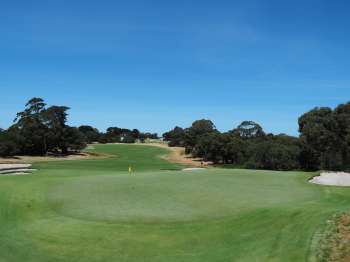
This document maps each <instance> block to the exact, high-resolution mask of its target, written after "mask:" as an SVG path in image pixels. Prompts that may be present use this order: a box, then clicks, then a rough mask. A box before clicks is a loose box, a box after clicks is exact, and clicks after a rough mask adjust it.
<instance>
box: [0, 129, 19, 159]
mask: <svg viewBox="0 0 350 262" xmlns="http://www.w3.org/2000/svg"><path fill="white" fill-rule="evenodd" d="M18 152H19V149H18V147H17V144H16V142H15V141H14V139H13V137H12V136H11V134H10V133H9V132H8V131H4V130H3V129H1V132H0V157H9V156H14V155H16V154H17V153H18Z"/></svg>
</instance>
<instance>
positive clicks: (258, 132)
mask: <svg viewBox="0 0 350 262" xmlns="http://www.w3.org/2000/svg"><path fill="white" fill-rule="evenodd" d="M231 132H232V133H234V134H235V133H237V134H238V135H239V136H240V137H241V138H243V139H251V138H257V137H263V136H265V133H264V131H263V129H262V127H261V126H260V125H259V124H258V123H255V122H254V121H243V122H242V123H241V124H240V125H239V126H238V127H237V128H236V129H234V130H232V131H231Z"/></svg>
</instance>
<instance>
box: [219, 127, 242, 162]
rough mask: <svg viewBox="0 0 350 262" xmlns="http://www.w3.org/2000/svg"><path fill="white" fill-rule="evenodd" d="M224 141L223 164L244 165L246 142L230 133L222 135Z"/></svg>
mask: <svg viewBox="0 0 350 262" xmlns="http://www.w3.org/2000/svg"><path fill="white" fill-rule="evenodd" d="M223 136H224V137H223V140H224V141H225V143H224V147H223V159H224V162H225V163H230V164H236V165H241V164H244V163H245V160H246V154H247V150H246V149H247V147H248V142H247V141H245V140H243V139H242V138H241V137H239V136H235V135H232V134H230V133H225V134H223Z"/></svg>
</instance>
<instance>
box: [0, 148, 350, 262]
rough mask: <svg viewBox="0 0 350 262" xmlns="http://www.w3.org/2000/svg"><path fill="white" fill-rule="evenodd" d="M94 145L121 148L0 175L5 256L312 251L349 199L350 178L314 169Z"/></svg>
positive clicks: (302, 256) (293, 255) (223, 257)
mask: <svg viewBox="0 0 350 262" xmlns="http://www.w3.org/2000/svg"><path fill="white" fill-rule="evenodd" d="M93 151H95V152H101V153H107V154H110V155H113V157H110V158H106V159H98V160H84V161H62V162H50V163H40V164H37V165H36V167H37V168H39V169H40V171H38V173H37V174H36V175H32V176H21V177H0V261H1V262H2V261H16V262H17V261H26V262H27V261H28V262H41V261H45V262H47V261H64V262H67V261H68V262H69V261H72V262H73V261H74V262H76V261H108V262H109V261H118V262H119V261H150V262H157V261H166V262H168V261H169V262H172V261H179V262H180V261H191V262H192V261H193V262H196V261H198V262H203V261H204V262H205V261H306V260H308V259H309V258H312V256H313V252H314V251H315V245H314V244H313V243H314V242H313V241H312V240H313V239H315V238H314V233H315V232H318V231H319V230H320V228H322V227H324V225H325V223H326V221H327V219H328V218H330V217H331V216H332V215H333V214H334V213H337V212H342V211H345V210H348V209H349V204H350V190H349V189H348V188H337V187H323V186H317V185H311V184H309V183H307V178H308V177H310V176H311V175H312V174H310V173H302V172H271V171H254V170H239V169H233V170H230V169H216V168H215V169H209V170H204V171H195V172H183V171H167V170H171V169H181V166H179V165H176V164H171V163H168V162H166V161H164V160H162V159H161V158H159V156H160V155H164V154H166V150H164V149H161V148H156V147H147V146H133V145H103V146H102V145H96V146H95V149H94V150H93ZM130 164H131V165H132V166H133V167H134V170H135V172H134V173H133V175H131V176H130V175H129V174H128V172H127V169H128V166H129V165H130Z"/></svg>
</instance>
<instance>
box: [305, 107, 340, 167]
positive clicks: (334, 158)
mask: <svg viewBox="0 0 350 262" xmlns="http://www.w3.org/2000/svg"><path fill="white" fill-rule="evenodd" d="M298 123H299V132H300V141H301V145H302V152H301V157H302V159H301V163H302V164H303V167H304V168H306V169H334V170H337V169H341V168H342V166H343V160H342V154H343V152H342V151H343V150H344V149H343V146H342V144H343V142H342V140H343V139H342V137H341V136H339V134H338V131H337V130H338V128H339V126H338V122H337V121H336V118H335V117H334V113H333V110H332V109H331V108H328V107H321V108H314V109H313V110H311V111H309V112H307V113H305V114H304V115H302V116H301V117H300V118H299V121H298Z"/></svg>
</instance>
